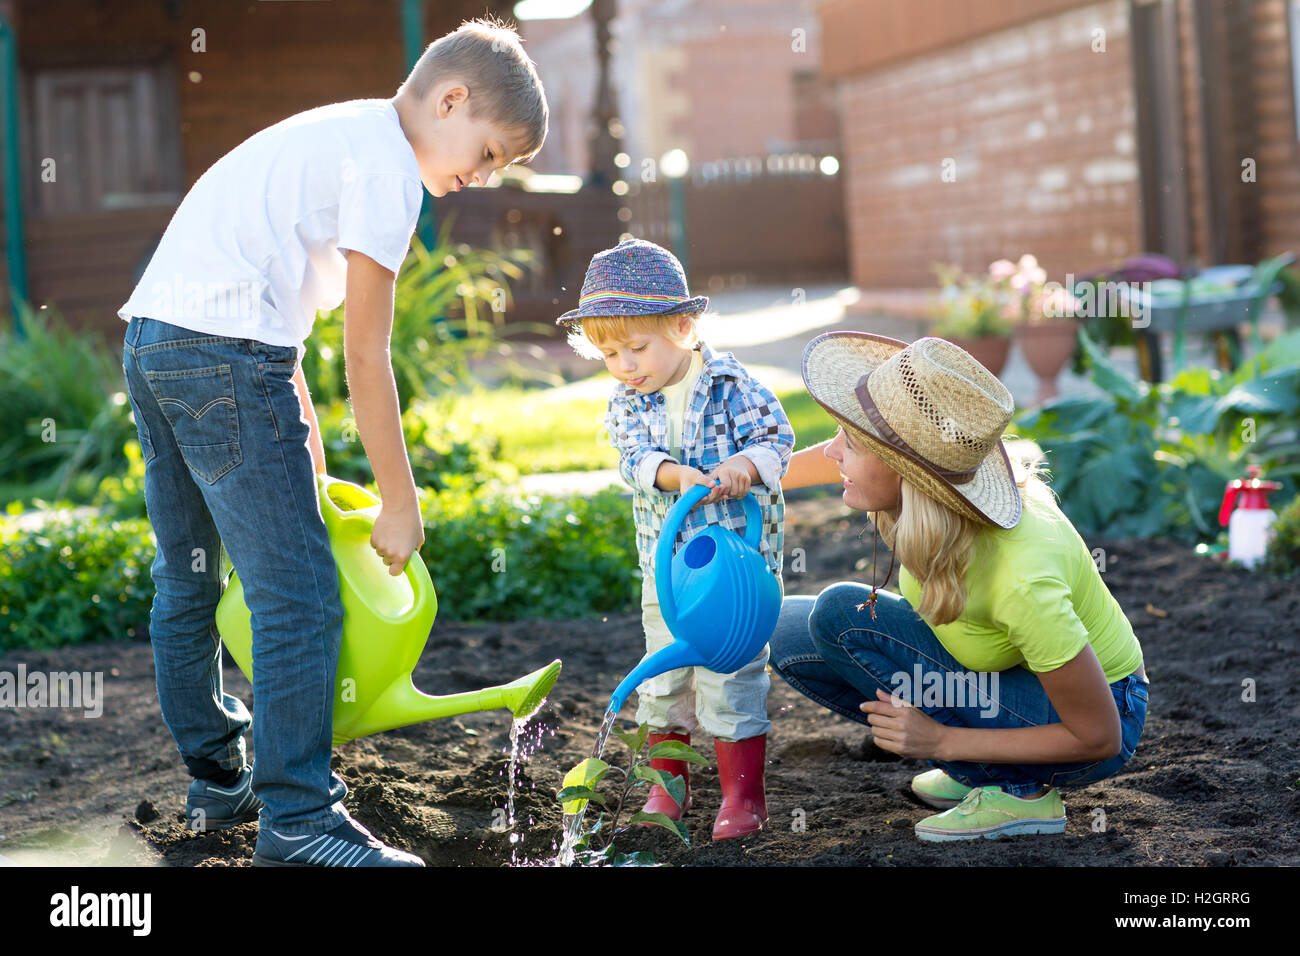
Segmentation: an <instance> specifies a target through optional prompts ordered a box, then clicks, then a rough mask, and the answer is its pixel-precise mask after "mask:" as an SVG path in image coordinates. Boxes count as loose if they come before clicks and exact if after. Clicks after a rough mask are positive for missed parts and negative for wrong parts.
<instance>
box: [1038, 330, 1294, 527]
mask: <svg viewBox="0 0 1300 956" xmlns="http://www.w3.org/2000/svg"><path fill="white" fill-rule="evenodd" d="M1080 342H1081V343H1082V347H1083V350H1084V352H1085V353H1086V354H1087V356H1088V360H1089V365H1090V367H1091V371H1092V380H1093V382H1094V384H1096V385H1097V386H1098V387H1100V388H1101V389H1102V391H1103V392H1104V393H1105V394H1104V395H1102V396H1100V397H1097V398H1084V397H1074V398H1063V399H1058V400H1056V401H1054V402H1049V403H1048V404H1046V405H1044V406H1042V407H1041V408H1039V409H1037V410H1033V411H1030V412H1028V413H1027V414H1024V415H1022V416H1020V417H1019V418H1018V419H1017V421H1016V430H1017V431H1018V432H1019V434H1020V435H1022V436H1023V437H1026V438H1032V439H1034V440H1035V441H1036V442H1038V444H1039V445H1040V446H1041V447H1042V448H1043V450H1044V452H1045V453H1046V454H1047V458H1048V462H1049V464H1050V465H1051V469H1052V472H1053V474H1054V475H1055V477H1054V479H1053V488H1054V490H1055V491H1056V493H1057V494H1058V496H1059V497H1060V499H1061V502H1062V509H1063V511H1064V512H1065V514H1066V515H1067V516H1068V517H1069V518H1070V520H1071V521H1072V522H1073V523H1074V525H1075V527H1076V528H1078V529H1079V531H1080V533H1082V534H1097V533H1107V534H1115V535H1125V536H1132V537H1154V536H1167V537H1171V538H1175V539H1179V540H1184V541H1189V542H1190V541H1193V540H1195V539H1196V538H1198V537H1200V538H1207V537H1213V536H1214V535H1215V534H1216V533H1217V520H1218V518H1217V515H1218V509H1219V505H1220V504H1221V502H1222V499H1223V489H1224V486H1225V485H1226V484H1227V482H1228V481H1230V480H1231V479H1233V478H1236V477H1241V476H1243V475H1244V474H1245V466H1246V464H1247V462H1248V461H1249V462H1253V463H1255V464H1259V465H1261V466H1262V467H1263V469H1264V474H1265V477H1268V478H1271V479H1273V480H1280V481H1282V482H1283V485H1284V488H1283V492H1282V497H1285V496H1287V495H1291V494H1294V493H1295V484H1294V479H1295V477H1296V476H1297V475H1300V414H1298V413H1300V332H1298V333H1292V334H1291V335H1289V336H1285V337H1283V338H1281V339H1278V340H1277V341H1275V342H1274V343H1273V344H1272V345H1270V346H1269V347H1268V348H1267V349H1265V350H1263V351H1262V352H1261V353H1260V354H1259V355H1258V356H1256V357H1255V358H1254V359H1253V360H1252V361H1250V362H1248V363H1246V364H1245V365H1243V366H1242V367H1241V368H1240V369H1238V370H1237V372H1235V373H1233V374H1231V375H1225V374H1223V373H1221V372H1218V371H1214V370H1210V369H1205V368H1194V369H1187V370H1185V371H1184V372H1182V373H1181V374H1179V375H1178V376H1177V377H1175V378H1174V379H1173V380H1172V381H1170V382H1168V383H1163V384H1160V385H1155V386H1153V385H1150V384H1148V383H1146V382H1135V381H1133V380H1131V379H1129V378H1128V377H1127V376H1125V375H1124V374H1123V373H1121V372H1120V371H1119V370H1118V369H1116V368H1115V367H1114V366H1113V365H1112V364H1111V363H1110V362H1109V360H1108V359H1107V358H1106V356H1105V355H1104V354H1103V353H1102V351H1101V349H1100V348H1099V347H1098V346H1097V345H1096V343H1094V342H1093V341H1092V339H1091V337H1090V336H1088V335H1087V333H1086V332H1082V331H1081V333H1080Z"/></svg>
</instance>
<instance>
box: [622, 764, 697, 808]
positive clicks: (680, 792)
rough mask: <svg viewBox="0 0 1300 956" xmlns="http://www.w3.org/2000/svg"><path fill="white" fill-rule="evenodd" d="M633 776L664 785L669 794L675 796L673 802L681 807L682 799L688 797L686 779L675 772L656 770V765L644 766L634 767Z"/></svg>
mask: <svg viewBox="0 0 1300 956" xmlns="http://www.w3.org/2000/svg"><path fill="white" fill-rule="evenodd" d="M632 776H634V777H636V779H638V780H647V781H649V782H650V783H653V784H657V785H658V786H660V787H663V788H664V790H665V791H666V792H667V794H668V796H670V797H672V798H673V803H675V804H677V805H678V806H679V807H680V806H681V805H682V801H684V800H685V799H686V781H685V780H683V779H682V778H681V777H679V776H676V775H675V774H670V773H667V772H665V771H663V770H656V769H655V768H654V767H644V766H642V767H634V768H632Z"/></svg>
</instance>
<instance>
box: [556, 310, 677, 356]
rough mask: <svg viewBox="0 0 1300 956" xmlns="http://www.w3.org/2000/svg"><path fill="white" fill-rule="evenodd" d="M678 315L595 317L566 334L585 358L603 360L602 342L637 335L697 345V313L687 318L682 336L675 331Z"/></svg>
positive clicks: (584, 320)
mask: <svg viewBox="0 0 1300 956" xmlns="http://www.w3.org/2000/svg"><path fill="white" fill-rule="evenodd" d="M682 318H683V316H681V315H595V316H588V317H587V318H585V319H583V320H582V324H581V325H580V326H579V327H578V328H575V329H574V330H573V331H571V332H570V333H569V345H570V346H572V348H573V350H574V351H575V352H577V353H578V354H579V355H581V356H582V357H583V358H588V359H603V358H604V357H605V353H604V352H602V351H601V346H602V345H604V344H605V343H606V342H609V341H611V340H613V341H623V342H625V341H627V340H628V339H629V338H631V337H632V336H633V335H635V334H637V333H642V334H650V335H662V336H664V338H666V339H668V340H670V341H671V342H674V343H675V344H677V345H680V346H681V347H682V348H685V349H693V348H695V347H696V346H697V345H699V343H700V329H699V324H698V323H699V319H700V316H699V314H698V313H697V314H692V315H687V316H685V318H688V319H690V327H689V328H688V329H687V330H686V334H685V335H682V334H681V333H679V332H678V331H677V324H678V322H680V321H681V319H682Z"/></svg>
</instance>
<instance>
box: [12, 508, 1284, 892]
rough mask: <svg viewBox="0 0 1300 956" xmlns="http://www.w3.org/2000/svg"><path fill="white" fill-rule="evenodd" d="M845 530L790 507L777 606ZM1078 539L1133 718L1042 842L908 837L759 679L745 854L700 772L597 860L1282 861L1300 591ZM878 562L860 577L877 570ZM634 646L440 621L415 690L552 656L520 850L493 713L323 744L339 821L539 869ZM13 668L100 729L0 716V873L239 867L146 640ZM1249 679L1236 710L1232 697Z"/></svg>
mask: <svg viewBox="0 0 1300 956" xmlns="http://www.w3.org/2000/svg"><path fill="white" fill-rule="evenodd" d="M862 525H863V522H860V521H850V520H849V518H848V517H847V512H846V511H845V509H844V507H843V505H842V504H841V503H840V502H839V501H838V499H817V500H805V501H799V502H795V503H792V504H791V506H790V509H789V525H788V530H787V549H788V551H792V550H793V549H795V548H803V549H804V551H805V554H806V560H807V569H806V571H805V572H804V573H802V574H800V573H795V572H793V571H791V570H789V568H790V564H789V559H787V568H788V571H787V577H786V582H787V590H788V591H789V592H790V593H808V594H815V593H817V592H818V591H819V590H820V589H821V588H823V587H825V586H826V585H828V584H831V583H833V582H834V581H837V580H841V579H852V580H858V581H866V580H867V579H868V577H869V575H870V573H871V552H870V534H869V533H868V535H866V536H864V539H863V540H859V539H858V532H859V531H860V530H861V528H862ZM864 541H865V543H864ZM1088 544H1089V547H1091V548H1096V547H1101V548H1103V549H1104V551H1105V558H1106V570H1105V576H1104V579H1105V581H1106V583H1107V584H1108V585H1109V587H1110V589H1111V591H1112V592H1113V593H1114V594H1115V596H1116V598H1117V599H1118V600H1119V602H1120V604H1121V605H1122V606H1123V608H1124V610H1125V612H1126V613H1127V614H1128V616H1129V619H1130V620H1131V621H1132V622H1133V626H1134V629H1135V630H1136V631H1137V634H1138V638H1139V640H1140V641H1141V642H1142V646H1143V650H1144V653H1145V656H1146V666H1147V670H1148V674H1149V676H1150V678H1151V682H1152V684H1151V706H1150V713H1149V716H1148V719H1147V726H1146V733H1145V735H1144V736H1143V738H1142V743H1141V745H1140V746H1139V748H1138V751H1137V754H1136V756H1134V758H1133V759H1132V761H1131V762H1130V763H1129V765H1128V767H1127V768H1126V769H1125V771H1123V772H1122V773H1120V774H1119V775H1117V776H1115V777H1112V778H1111V779H1109V780H1105V781H1102V782H1100V783H1097V784H1093V785H1090V786H1087V787H1084V788H1081V789H1076V790H1067V791H1066V792H1065V794H1064V796H1065V798H1066V807H1067V813H1068V815H1069V827H1068V829H1067V831H1066V833H1065V835H1064V836H1057V837H1020V838H1015V839H1011V840H999V841H977V842H972V843H960V844H945V845H943V846H942V847H939V846H936V845H933V844H926V843H922V842H920V841H918V840H917V839H916V837H915V835H914V834H913V832H912V827H913V824H914V823H915V822H916V821H917V820H919V819H921V818H922V817H924V816H926V815H928V814H929V813H930V812H932V811H930V810H928V809H927V808H925V807H922V806H921V805H919V804H918V803H916V802H915V801H914V800H912V799H911V798H910V797H909V795H908V792H907V786H908V781H909V780H910V778H911V777H912V775H913V774H915V773H918V772H920V771H921V770H923V769H925V765H924V764H923V763H922V762H920V761H914V760H898V759H896V758H894V757H893V756H892V755H890V754H887V753H885V752H883V751H881V750H879V749H877V748H876V747H875V746H874V745H873V744H872V743H871V739H870V733H869V731H868V730H867V729H866V728H865V727H863V726H861V725H858V724H855V723H852V722H850V721H847V720H843V719H841V718H839V717H837V716H835V715H832V714H831V713H829V712H828V711H825V710H823V709H821V708H819V707H817V706H816V705H815V704H813V703H812V702H811V701H809V700H807V699H806V698H804V697H803V696H801V695H800V694H798V693H796V692H795V691H793V690H792V689H790V688H789V687H788V686H787V685H786V684H785V683H784V682H783V681H781V680H780V679H779V678H778V677H776V676H775V675H774V677H773V681H772V694H771V697H770V699H769V712H770V715H771V717H772V721H773V727H772V733H771V735H770V737H769V747H768V757H769V761H770V762H769V767H768V775H767V798H768V809H769V813H770V816H771V821H770V824H769V828H768V829H767V830H766V831H764V832H763V833H761V834H758V835H756V836H753V837H751V838H748V839H746V840H740V841H737V840H733V841H726V842H722V843H719V844H716V845H715V844H712V843H711V842H710V828H711V826H712V823H713V818H714V814H715V813H716V812H717V808H718V804H719V801H720V793H719V790H718V781H717V773H716V769H715V768H714V767H712V766H710V767H709V768H699V769H698V771H697V773H696V774H695V775H694V777H693V779H692V790H693V794H694V806H693V808H692V811H691V813H690V815H689V816H688V817H687V818H686V819H687V822H688V826H689V830H690V835H691V841H692V845H691V846H690V847H687V846H684V845H683V844H681V843H680V842H679V841H678V840H677V839H676V838H675V837H674V836H673V835H672V834H670V833H668V832H666V831H662V830H639V831H637V832H635V833H629V834H627V835H626V836H625V837H623V838H622V839H621V840H620V843H619V845H620V847H621V848H622V849H624V850H625V851H633V850H649V851H651V852H652V853H653V854H654V856H655V857H656V859H658V860H659V861H661V862H669V863H673V864H678V865H685V864H694V865H718V864H723V865H764V864H827V863H829V864H854V865H861V864H879V865H911V866H933V865H945V864H958V865H981V866H986V865H997V866H1017V865H1034V864H1040V865H1088V866H1094V865H1115V866H1135V865H1138V866H1141V865H1148V864H1163V865H1186V866H1225V865H1296V864H1300V786H1298V784H1297V778H1300V756H1298V755H1297V735H1296V730H1295V728H1296V723H1297V720H1298V719H1300V704H1298V703H1297V698H1296V694H1295V689H1296V687H1297V686H1300V657H1298V656H1297V653H1296V652H1297V645H1298V643H1300V640H1298V639H1297V625H1296V621H1297V619H1300V584H1298V583H1297V582H1296V581H1295V580H1294V579H1292V580H1290V581H1286V580H1282V579H1279V578H1276V577H1270V576H1266V575H1262V574H1253V573H1251V572H1248V571H1245V570H1242V569H1239V568H1230V567H1225V566H1223V565H1221V564H1219V563H1217V562H1214V561H1212V560H1210V559H1208V558H1202V557H1197V556H1196V555H1194V554H1192V553H1190V552H1189V551H1188V550H1187V549H1186V548H1184V547H1182V546H1179V545H1175V544H1172V543H1168V542H1162V541H1150V542H1148V541H1101V540H1099V541H1090V542H1089V543H1088ZM883 553H884V552H883V551H882V555H883ZM886 566H887V565H886V564H885V563H884V562H883V561H882V564H881V573H882V574H883V570H884V567H886ZM642 650H643V644H642V637H641V632H640V626H639V615H635V614H628V615H622V616H618V617H609V618H607V619H603V620H583V621H521V622H518V623H512V624H439V625H438V626H437V627H435V629H434V631H433V634H432V636H431V637H430V640H429V643H428V646H427V648H426V650H425V654H424V658H423V661H422V663H421V665H420V667H419V669H418V670H417V671H416V675H415V678H416V685H417V686H419V687H420V688H421V689H422V690H424V691H426V692H428V693H434V694H440V693H450V692H453V691H459V690H466V689H470V688H472V687H477V686H487V685H491V684H495V683H499V682H502V681H504V680H508V679H511V678H514V677H517V676H519V675H521V674H524V673H526V672H528V671H530V670H532V669H534V668H536V667H540V666H541V665H543V664H545V663H546V662H547V661H549V660H551V659H552V658H555V657H560V658H562V659H563V661H564V673H563V675H562V676H561V678H560V682H559V684H558V685H557V686H556V688H555V691H554V693H553V694H552V696H551V699H550V701H549V702H548V703H547V704H546V706H545V707H544V708H543V709H542V711H541V712H540V714H538V716H537V717H535V718H534V720H533V721H532V722H531V723H530V724H529V725H528V726H527V727H526V728H525V730H524V732H523V737H524V742H523V749H524V750H525V751H528V750H535V751H536V752H534V753H532V755H531V757H529V759H527V760H525V761H524V762H522V763H521V765H520V770H519V773H518V778H517V779H518V788H519V792H518V794H517V796H516V818H517V821H518V822H517V823H516V825H515V827H514V835H515V839H518V841H519V842H512V834H511V833H509V832H505V831H504V829H503V828H501V827H500V826H499V824H500V822H501V819H502V816H503V815H502V813H501V809H502V808H503V807H504V806H505V803H506V774H507V767H508V764H509V750H510V741H509V730H510V720H509V715H508V714H506V713H505V712H496V713H488V714H474V715H469V716H465V717H461V718H456V719H451V720H443V721H435V722H432V723H427V724H422V725H419V726H415V727H408V728H405V729H403V730H397V731H392V732H389V733H386V734H380V735H377V736H374V737H370V738H367V739H363V740H358V741H353V742H351V743H349V744H346V745H344V746H342V747H339V748H337V750H336V752H335V758H334V760H335V765H336V767H337V768H338V770H339V772H340V774H341V775H342V776H343V778H344V779H345V780H346V781H347V782H348V785H349V787H350V792H349V794H348V797H347V805H348V806H349V808H350V809H351V811H352V812H353V813H354V815H355V816H356V817H357V819H358V820H360V821H361V822H362V823H363V824H365V825H366V826H367V827H369V828H370V829H371V830H372V831H373V832H374V833H375V834H376V835H377V836H379V837H380V838H381V839H384V840H386V841H388V842H390V843H392V844H394V845H397V846H400V847H403V848H405V849H409V850H412V851H414V852H416V853H418V854H420V855H421V856H422V857H424V858H425V859H426V860H427V861H428V862H429V863H430V864H433V865H461V866H501V865H503V864H508V863H510V862H512V860H513V861H514V862H516V863H520V862H530V863H538V862H545V861H547V860H550V859H552V858H553V857H554V855H555V849H556V844H557V842H558V840H559V836H560V813H559V808H558V806H557V805H556V803H555V801H554V799H553V794H554V792H555V790H556V789H558V787H559V785H560V780H561V778H562V776H563V774H564V771H565V770H567V769H568V768H569V767H571V766H573V765H574V764H576V763H577V762H578V761H579V760H580V759H582V758H583V757H584V756H586V755H587V754H588V752H589V751H590V748H591V745H592V741H593V739H594V737H595V733H596V730H597V727H598V724H599V722H600V718H601V714H602V711H603V707H604V704H605V702H606V701H607V700H608V695H609V693H610V691H611V690H612V689H613V687H614V686H615V684H616V683H617V682H618V680H619V679H620V678H621V677H622V676H623V674H624V673H625V672H626V671H627V670H628V669H629V668H630V667H631V666H632V665H633V664H634V663H635V662H636V661H637V660H638V659H639V657H640V655H641V653H642ZM20 662H22V663H25V664H26V665H27V668H28V670H29V671H32V670H43V671H50V670H68V669H76V670H82V671H86V670H89V671H97V670H98V671H103V672H104V675H105V678H104V679H105V685H104V697H105V701H104V712H103V715H102V716H101V717H99V718H97V719H87V718H85V717H84V716H83V715H82V713H81V712H80V711H71V710H58V709H43V710H33V709H17V710H0V855H3V856H5V857H8V858H9V859H10V860H13V861H16V862H19V863H39V862H55V863H77V864H95V863H100V864H140V865H167V866H244V865H248V864H249V863H250V860H251V857H252V854H253V847H254V843H255V841H256V837H257V828H256V824H252V823H250V824H245V825H243V826H240V827H237V828H234V829H232V830H228V831H224V832H217V833H208V834H202V835H199V834H193V833H190V832H189V831H187V830H186V829H185V828H184V825H183V813H184V805H185V793H186V788H187V786H188V784H189V778H188V777H187V775H186V774H185V770H184V767H183V765H182V763H181V761H180V759H179V755H178V754H177V752H176V748H175V744H174V743H173V741H172V738H171V736H170V734H169V733H168V732H167V729H166V728H165V727H164V725H163V722H162V718H161V715H160V713H159V710H158V700H157V694H156V691H155V687H154V679H153V659H152V656H151V652H150V648H149V645H148V644H147V643H132V644H103V645H96V646H86V647H79V648H76V649H75V650H74V651H61V652H57V653H48V654H35V653H27V654H14V655H12V656H10V657H8V658H6V659H5V660H3V661H0V669H5V670H9V671H13V670H14V669H15V668H16V666H17V665H18V664H19V663H20ZM226 679H227V689H228V690H229V691H231V692H232V693H236V694H240V695H241V696H243V697H244V699H245V700H246V701H248V702H249V703H250V704H251V689H250V688H249V685H248V683H247V681H245V679H244V678H243V676H242V675H241V674H240V673H239V671H238V670H237V669H236V668H235V667H234V666H233V665H229V666H228V667H227V669H226ZM1248 680H1249V681H1253V682H1254V696H1255V699H1254V700H1253V701H1248V700H1243V696H1249V695H1248V694H1247V693H1246V687H1245V686H1244V685H1243V682H1246V681H1248ZM625 713H626V714H628V715H630V714H632V713H633V708H632V707H631V706H629V707H628V708H626V709H625ZM695 744H696V746H697V749H698V750H700V752H701V753H703V754H705V755H706V756H709V757H710V759H712V741H710V740H709V739H708V738H707V737H705V736H704V735H702V734H701V735H697V737H696V740H695ZM250 745H251V741H250ZM539 748H540V749H539ZM609 753H610V754H613V756H614V757H615V758H616V759H622V756H623V754H624V753H625V751H624V748H623V747H622V745H621V744H618V743H617V742H614V743H612V744H611V746H610V748H609ZM608 755H609V754H607V756H608ZM1103 818H1104V827H1103V826H1101V823H1102V821H1103Z"/></svg>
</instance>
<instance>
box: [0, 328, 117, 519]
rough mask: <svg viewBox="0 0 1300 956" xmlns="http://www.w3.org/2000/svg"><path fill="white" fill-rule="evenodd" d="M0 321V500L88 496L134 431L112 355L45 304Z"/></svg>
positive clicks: (111, 471)
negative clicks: (16, 324)
mask: <svg viewBox="0 0 1300 956" xmlns="http://www.w3.org/2000/svg"><path fill="white" fill-rule="evenodd" d="M22 308H23V319H22V322H23V330H24V333H25V334H24V335H23V337H21V338H20V337H19V336H18V334H17V331H16V330H15V329H14V328H13V327H11V326H6V327H0V407H2V408H4V410H5V415H6V417H7V418H8V420H9V421H10V422H14V423H16V424H17V425H18V427H17V428H14V429H6V430H5V431H4V433H3V437H0V501H5V502H8V501H10V500H16V499H19V498H23V499H31V498H41V499H63V498H68V499H71V500H74V501H79V502H84V501H88V500H89V499H90V497H91V496H92V495H93V494H94V492H95V489H96V488H97V487H98V486H99V483H100V481H101V480H102V479H103V478H104V477H105V476H107V475H111V474H114V473H115V472H117V471H118V470H120V469H121V468H122V467H123V466H124V465H125V464H126V459H125V458H124V457H123V453H122V448H123V446H124V445H125V444H126V442H127V441H128V440H130V439H132V438H133V437H134V436H135V426H134V425H133V424H132V422H131V407H130V403H129V402H128V401H127V399H126V392H125V388H126V383H125V381H124V380H123V378H122V368H121V364H120V361H114V359H113V358H112V357H111V356H110V355H109V354H108V353H107V351H105V350H104V349H103V347H102V346H101V345H99V344H98V343H97V342H96V341H95V340H94V339H93V338H91V337H88V336H86V335H84V334H82V333H79V332H76V331H74V330H72V329H70V328H69V327H68V326H67V325H66V324H65V322H64V321H63V320H62V319H61V318H60V317H59V316H58V315H57V313H54V312H52V311H51V310H48V309H42V310H40V311H35V312H34V311H32V310H31V309H28V308H26V307H22Z"/></svg>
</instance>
